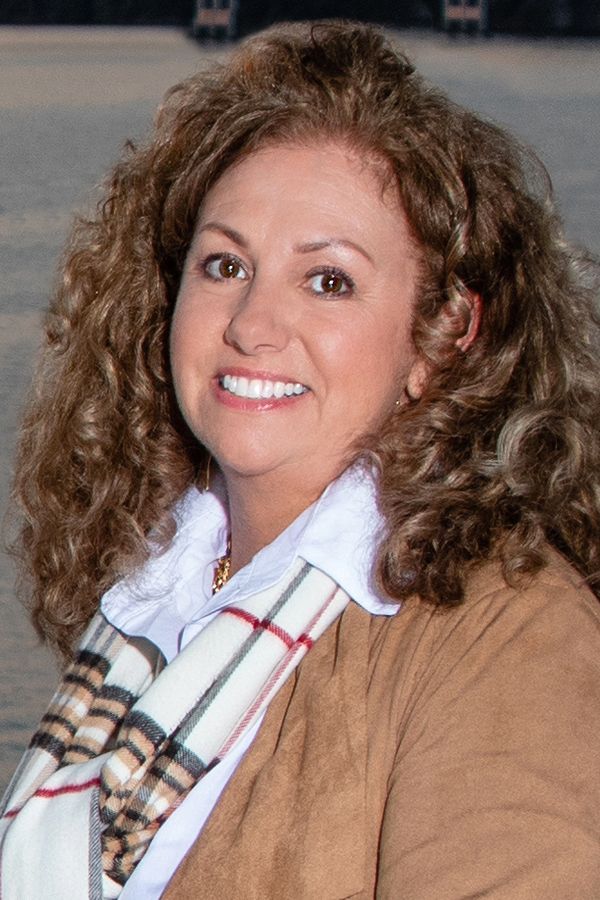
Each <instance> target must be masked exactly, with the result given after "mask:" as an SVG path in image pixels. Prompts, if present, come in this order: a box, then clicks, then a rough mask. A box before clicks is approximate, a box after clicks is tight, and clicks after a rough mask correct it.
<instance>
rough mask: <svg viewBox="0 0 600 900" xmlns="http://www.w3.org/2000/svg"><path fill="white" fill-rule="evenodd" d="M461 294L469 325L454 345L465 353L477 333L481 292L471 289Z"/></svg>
mask: <svg viewBox="0 0 600 900" xmlns="http://www.w3.org/2000/svg"><path fill="white" fill-rule="evenodd" d="M463 296H464V299H465V300H466V302H467V305H468V307H469V327H468V328H467V331H466V334H463V336H462V337H461V338H459V339H458V340H457V342H456V346H457V347H458V349H459V350H462V352H463V353H465V351H467V350H468V349H469V347H470V346H471V344H472V343H473V341H474V340H475V338H476V337H477V335H478V334H479V328H480V326H481V312H482V307H483V303H482V301H481V294H476V293H474V292H473V291H467V292H466V293H465V294H464V295H463Z"/></svg>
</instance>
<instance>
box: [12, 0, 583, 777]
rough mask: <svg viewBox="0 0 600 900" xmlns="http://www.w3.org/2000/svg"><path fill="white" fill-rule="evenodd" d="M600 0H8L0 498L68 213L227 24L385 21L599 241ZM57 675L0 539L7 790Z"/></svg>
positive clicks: (200, 62)
mask: <svg viewBox="0 0 600 900" xmlns="http://www.w3.org/2000/svg"><path fill="white" fill-rule="evenodd" d="M234 2H235V0H234ZM450 6H452V7H454V9H453V10H452V9H450V8H449V7H450ZM599 7H600V3H596V2H588V3H586V4H584V3H580V2H575V0H570V2H567V0H564V2H563V0H560V2H559V0H555V2H553V0H548V2H538V0H519V2H518V0H496V2H494V0H490V3H489V5H488V6H487V7H483V6H482V5H481V4H480V3H479V0H468V2H467V3H463V2H462V0H460V2H457V0H453V2H451V3H448V6H447V7H446V6H444V7H442V5H441V4H439V3H437V2H429V0H406V2H397V3H396V4H395V5H393V6H392V4H390V3H387V4H386V3H384V2H383V0H370V2H369V3H368V5H367V3H366V2H362V0H348V2H345V3H341V2H338V3H334V2H316V0H288V2H287V3H283V2H278V0H265V2H263V3H258V2H257V0H240V2H239V4H237V5H234V6H232V5H231V0H207V2H203V3H201V4H198V5H196V4H193V3H187V2H183V0H179V2H172V3H170V4H165V3H158V2H146V3H142V2H139V0H123V2H116V0H104V2H102V0H85V2H84V0H80V2H75V0H44V2H41V0H39V2H33V0H31V2H27V0H22V2H16V0H15V2H6V0H0V23H4V24H3V25H0V124H1V129H2V141H0V271H1V273H2V278H1V280H0V510H2V511H4V510H5V509H6V508H7V504H8V491H9V483H10V477H11V467H12V455H13V450H14V445H15V440H16V434H17V430H18V421H19V416H20V410H21V407H22V402H23V397H24V395H25V392H26V389H27V384H28V382H29V379H30V376H31V371H32V367H33V365H34V361H35V356H36V350H37V346H38V343H39V336H40V322H41V317H42V312H43V309H44V307H45V306H46V304H47V302H48V297H49V294H50V292H51V287H52V283H53V279H54V277H55V275H54V273H55V271H56V266H57V261H58V258H59V255H60V249H61V246H62V244H63V242H64V239H65V236H66V234H67V231H68V228H69V223H70V221H71V218H72V215H73V212H74V211H75V210H77V209H78V210H86V209H89V208H90V207H91V206H92V205H93V204H94V203H95V202H96V200H97V198H98V196H99V189H98V187H97V185H98V184H99V183H100V182H101V180H102V177H103V175H104V173H105V172H106V170H107V169H108V168H109V166H110V165H111V164H113V163H114V162H115V161H116V159H117V158H118V156H119V153H120V150H121V147H122V146H123V143H124V141H125V139H126V138H129V137H133V138H134V139H135V138H139V137H141V136H142V135H144V133H145V132H146V131H147V130H148V128H149V127H150V125H151V121H152V115H153V111H154V109H155V108H156V106H157V104H158V103H159V101H160V98H161V96H162V95H163V93H164V92H165V90H166V89H167V88H168V87H169V86H170V85H172V84H174V83H175V82H176V81H178V80H180V79H181V78H183V77H185V76H186V75H188V74H190V73H191V72H193V71H194V70H196V69H197V68H198V67H199V66H204V65H207V64H209V63H211V62H212V61H214V60H216V59H219V58H221V57H223V56H224V55H226V54H227V53H229V52H230V47H231V42H227V41H222V40H215V38H223V37H224V36H226V34H227V29H228V28H230V25H229V24H227V21H229V19H230V18H233V19H234V32H235V35H234V36H238V35H242V34H246V33H248V32H251V31H253V30H255V29H257V28H259V27H261V26H263V25H266V24H269V23H271V22H273V21H276V20H278V19H280V18H310V17H319V18H320V17H323V16H327V15H339V14H343V15H345V16H348V17H350V16H352V17H355V18H365V19H366V18H369V19H371V20H373V19H375V20H377V21H380V22H382V23H384V24H386V25H387V26H388V27H389V34H390V37H391V38H392V39H393V40H394V42H396V43H397V45H398V46H399V47H401V48H402V49H404V50H406V52H407V53H408V54H409V56H410V57H412V59H413V61H414V62H415V63H416V65H417V67H418V68H419V69H420V70H421V72H422V73H423V74H424V75H425V76H426V77H427V78H429V79H430V80H431V81H432V82H434V83H435V84H437V85H438V86H440V87H441V88H443V89H444V90H445V91H446V92H447V93H449V94H450V95H451V96H452V97H453V99H455V100H456V101H458V102H459V103H462V104H464V105H466V106H468V107H471V108H473V109H475V110H477V111H478V112H480V113H481V114H483V115H484V116H486V117H488V118H491V119H493V120H494V121H496V122H498V123H500V124H502V125H504V126H506V127H508V128H509V129H511V130H512V131H513V132H515V133H516V134H517V135H518V136H519V137H520V138H521V139H523V140H524V141H525V142H527V143H528V144H531V145H532V146H533V147H534V148H535V149H536V150H537V151H538V153H539V154H540V155H541V157H542V159H543V160H544V162H545V164H546V166H547V168H548V170H549V172H550V175H551V177H552V180H553V182H554V187H555V191H556V197H557V202H558V206H559V209H560V211H561V213H562V216H563V219H564V223H565V231H566V235H567V237H568V238H569V239H570V240H571V241H573V242H575V243H578V244H584V245H586V246H588V247H590V248H591V249H592V250H593V251H594V252H595V253H598V252H600V227H599V226H600V172H599V169H598V161H597V158H598V146H599V144H600V104H599V102H598V100H599V97H600V57H599V54H598V39H597V38H594V37H593V36H589V35H593V34H598V33H599ZM367 10H368V13H369V14H368V15H367ZM474 13H476V14H477V15H479V14H480V13H481V14H482V15H483V17H484V19H485V16H487V22H486V21H483V22H479V21H475V20H474V19H473V15H474ZM199 14H201V15H199ZM452 15H455V18H454V19H452ZM456 15H457V16H458V17H456ZM226 20H227V21H226ZM194 23H195V24H194ZM99 25H100V26H101V27H99ZM134 25H135V26H136V27H132V26H134ZM124 26H127V27H124ZM158 26H160V27H158ZM448 32H449V33H448ZM509 32H513V33H509ZM526 32H528V33H526ZM194 33H195V35H196V37H201V38H204V40H197V39H195V38H194V37H193V34H194ZM575 33H577V34H579V35H583V34H588V36H587V37H584V36H579V37H577V36H575ZM489 35H491V36H489ZM57 677H58V676H57V669H56V666H55V663H54V662H53V660H52V659H51V657H50V655H49V654H48V653H47V652H46V651H45V650H44V649H43V648H42V647H40V645H39V643H38V641H37V639H36V637H35V635H34V634H33V631H32V629H31V626H30V625H29V624H28V622H27V619H26V616H25V613H24V612H23V610H22V609H21V607H20V605H19V604H18V603H17V601H16V599H15V590H14V572H13V569H12V565H11V563H10V561H9V559H8V557H7V556H6V554H2V553H0V789H1V788H2V787H3V786H4V785H5V784H6V782H7V779H8V777H9V775H10V773H11V771H12V770H13V769H14V767H15V765H16V762H17V760H18V757H19V755H20V754H21V752H22V750H23V748H24V747H25V745H26V743H27V741H28V739H29V737H30V734H31V732H32V730H33V728H34V727H35V724H36V722H37V720H38V718H39V716H40V714H41V713H42V712H43V710H44V708H45V707H46V705H47V702H48V699H49V696H50V694H51V692H52V690H53V688H54V686H55V683H56V680H57Z"/></svg>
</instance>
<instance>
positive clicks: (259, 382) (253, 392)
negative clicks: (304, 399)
mask: <svg viewBox="0 0 600 900" xmlns="http://www.w3.org/2000/svg"><path fill="white" fill-rule="evenodd" d="M219 386H220V387H221V388H223V390H224V391H228V392H229V393H230V394H233V395H234V396H235V397H242V398H244V399H246V400H270V399H271V398H274V399H275V400H280V399H282V398H283V397H294V396H296V397H297V396H299V395H300V394H306V393H307V392H308V388H307V387H306V386H305V385H303V384H300V383H299V382H294V381H270V380H269V379H267V378H246V377H245V376H244V375H222V376H221V377H220V378H219Z"/></svg>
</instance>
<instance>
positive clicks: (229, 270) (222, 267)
mask: <svg viewBox="0 0 600 900" xmlns="http://www.w3.org/2000/svg"><path fill="white" fill-rule="evenodd" d="M240 269H241V266H240V264H239V262H237V261H236V260H235V259H232V258H231V257H230V256H225V257H223V259H222V260H221V261H220V262H219V275H220V276H221V278H237V276H238V275H239V274H240Z"/></svg>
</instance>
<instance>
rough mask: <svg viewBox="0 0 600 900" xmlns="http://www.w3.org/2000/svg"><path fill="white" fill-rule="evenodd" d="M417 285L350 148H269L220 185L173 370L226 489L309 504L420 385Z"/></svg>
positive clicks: (188, 290) (372, 181) (189, 285)
mask: <svg viewBox="0 0 600 900" xmlns="http://www.w3.org/2000/svg"><path fill="white" fill-rule="evenodd" d="M417 270H418V262H417V251H416V249H415V247H414V245H413V243H412V241H411V239H410V237H409V230H408V225H407V222H406V219H405V216H404V214H403V211H402V209H401V207H400V205H399V202H398V200H397V199H396V197H395V196H394V195H393V193H392V191H388V192H386V193H384V192H383V190H382V185H381V180H380V178H378V176H377V174H376V171H375V166H374V165H373V164H372V163H371V162H369V161H367V162H365V161H363V160H361V159H359V158H358V156H357V155H356V154H355V153H354V152H353V151H351V150H350V149H349V148H348V147H346V146H345V145H344V144H340V143H327V142H324V143H322V144H318V145H317V144H314V145H306V146H304V145H278V146H271V147H267V148H264V149H262V150H260V151H258V152H256V153H254V154H253V155H251V156H249V157H247V158H245V159H243V160H242V161H240V162H239V163H237V164H235V165H234V166H232V167H231V168H230V169H229V170H227V171H226V172H225V173H224V175H223V176H222V177H221V178H220V180H219V181H218V182H217V183H216V184H215V185H214V187H213V188H212V189H211V191H210V192H209V193H208V195H207V197H206V199H205V202H204V204H203V206H202V208H201V209H200V214H199V218H198V223H197V226H196V231H195V234H194V238H193V242H192V245H191V247H190V250H189V252H188V255H187V258H186V262H185V267H184V271H183V277H182V281H181V287H180V290H179V295H178V298H177V304H176V307H175V313H174V319H173V325H172V332H171V361H172V371H173V378H174V383H175V389H176V393H177V398H178V401H179V405H180V407H181V410H182V413H183V415H184V417H185V419H186V421H187V423H188V425H189V427H190V428H191V430H192V432H193V433H194V434H195V435H196V437H197V438H198V440H199V441H201V442H202V443H203V444H204V445H205V446H206V447H207V448H208V449H209V450H210V451H211V453H212V454H213V456H214V457H215V458H216V459H217V460H218V462H219V464H220V466H221V468H222V469H223V471H224V473H225V476H226V478H227V477H236V476H241V477H249V476H255V477H261V478H263V479H266V480H265V485H267V484H268V485H272V486H274V487H275V488H278V489H283V488H284V487H285V485H286V483H289V484H290V485H292V484H293V485H294V486H295V489H296V490H297V488H298V485H302V486H303V487H304V486H305V487H306V495H307V498H309V496H310V498H311V499H312V498H314V497H316V496H317V495H318V494H319V493H320V491H321V490H322V489H323V488H324V487H325V486H326V485H327V484H328V483H329V482H330V481H331V480H332V479H333V478H335V477H336V476H337V475H338V474H339V473H340V472H341V471H343V469H344V468H345V467H346V466H347V465H348V463H349V462H350V461H351V459H352V451H353V447H354V445H355V444H356V442H357V439H359V438H360V437H361V436H362V435H364V434H366V433H367V432H371V431H372V430H373V429H375V428H377V427H378V425H379V424H380V423H381V421H382V420H383V418H384V417H385V416H386V415H387V414H388V413H389V412H390V410H391V409H392V408H393V407H394V403H395V402H396V401H397V400H401V398H402V397H403V392H404V388H405V387H406V385H407V381H408V380H409V378H411V377H415V378H416V374H415V373H416V370H417V366H416V365H415V350H414V348H413V346H412V342H411V336H410V333H411V311H412V307H413V301H414V297H415V289H416V284H417ZM411 372H412V375H411Z"/></svg>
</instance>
